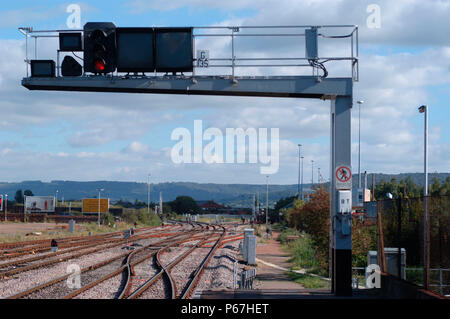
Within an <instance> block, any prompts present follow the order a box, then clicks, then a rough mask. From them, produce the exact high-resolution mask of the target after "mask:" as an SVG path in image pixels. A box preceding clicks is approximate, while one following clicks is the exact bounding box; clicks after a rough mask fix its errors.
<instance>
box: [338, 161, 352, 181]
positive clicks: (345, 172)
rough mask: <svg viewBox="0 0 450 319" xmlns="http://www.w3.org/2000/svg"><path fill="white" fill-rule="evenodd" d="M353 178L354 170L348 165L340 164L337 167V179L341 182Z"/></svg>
mask: <svg viewBox="0 0 450 319" xmlns="http://www.w3.org/2000/svg"><path fill="white" fill-rule="evenodd" d="M351 178H352V171H351V170H350V168H349V167H347V166H344V165H342V166H339V167H338V168H337V169H336V179H337V180H338V181H339V182H341V183H348V182H349V181H350V179H351Z"/></svg>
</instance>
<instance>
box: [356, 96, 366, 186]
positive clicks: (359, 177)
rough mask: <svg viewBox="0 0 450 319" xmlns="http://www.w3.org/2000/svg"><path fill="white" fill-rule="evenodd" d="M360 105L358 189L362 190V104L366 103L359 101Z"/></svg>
mask: <svg viewBox="0 0 450 319" xmlns="http://www.w3.org/2000/svg"><path fill="white" fill-rule="evenodd" d="M356 103H358V104H359V120H358V188H361V104H363V103H364V101H362V100H361V101H357V102H356Z"/></svg>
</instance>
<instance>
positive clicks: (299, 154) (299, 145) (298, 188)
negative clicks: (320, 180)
mask: <svg viewBox="0 0 450 319" xmlns="http://www.w3.org/2000/svg"><path fill="white" fill-rule="evenodd" d="M301 147H302V144H298V184H297V196H300V159H301V152H300V148H301Z"/></svg>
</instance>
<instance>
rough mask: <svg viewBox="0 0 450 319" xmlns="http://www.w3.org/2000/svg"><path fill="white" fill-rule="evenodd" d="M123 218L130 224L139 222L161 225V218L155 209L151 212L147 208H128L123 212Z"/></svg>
mask: <svg viewBox="0 0 450 319" xmlns="http://www.w3.org/2000/svg"><path fill="white" fill-rule="evenodd" d="M123 218H124V220H125V221H126V222H127V223H130V224H134V223H138V224H140V225H146V226H157V225H161V219H160V218H159V216H158V215H156V214H155V213H153V211H150V214H149V213H148V211H147V209H146V208H141V209H138V210H135V209H127V210H126V211H125V213H124V214H123Z"/></svg>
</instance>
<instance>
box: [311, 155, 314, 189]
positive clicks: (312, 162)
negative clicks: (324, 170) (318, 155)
mask: <svg viewBox="0 0 450 319" xmlns="http://www.w3.org/2000/svg"><path fill="white" fill-rule="evenodd" d="M312 187H314V160H311V188H312Z"/></svg>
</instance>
